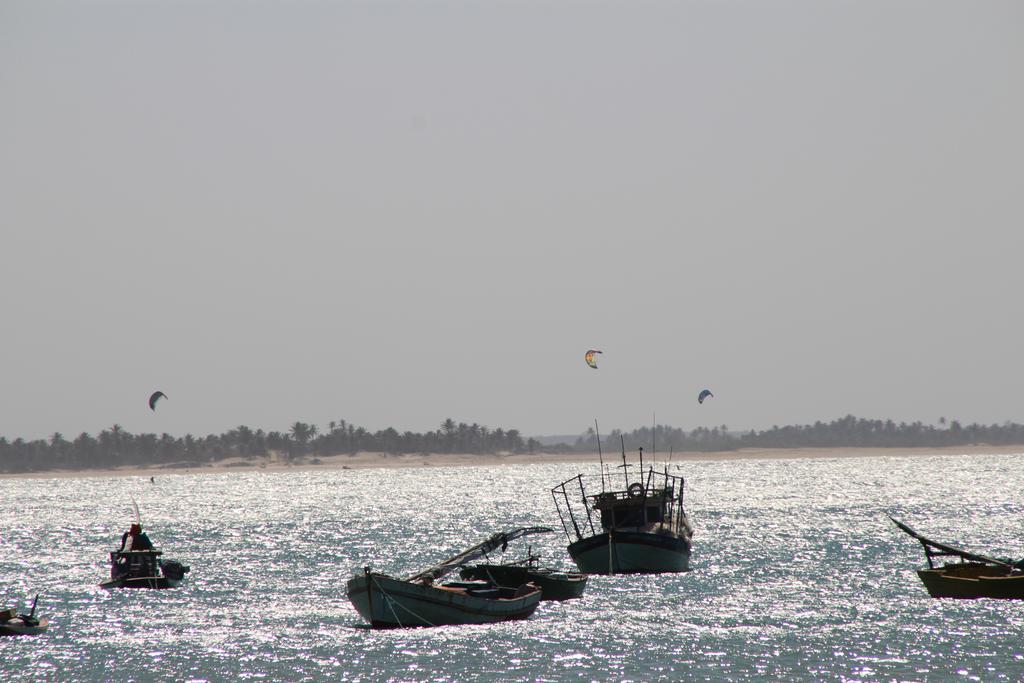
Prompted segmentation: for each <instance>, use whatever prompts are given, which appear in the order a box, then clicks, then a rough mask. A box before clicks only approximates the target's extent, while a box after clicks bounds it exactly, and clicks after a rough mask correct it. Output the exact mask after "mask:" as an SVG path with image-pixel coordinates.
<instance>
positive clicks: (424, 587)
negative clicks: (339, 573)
mask: <svg viewBox="0 0 1024 683" xmlns="http://www.w3.org/2000/svg"><path fill="white" fill-rule="evenodd" d="M542 531H550V529H546V528H544V527H527V528H523V529H515V530H513V531H508V532H503V533H498V534H494V535H493V536H491V537H490V538H488V539H487V540H486V541H484V542H483V543H480V544H478V545H475V546H473V547H472V548H469V549H468V550H465V551H463V552H461V553H459V554H458V555H455V556H454V557H451V558H449V559H447V560H445V561H444V562H441V563H440V564H438V565H435V566H433V567H431V568H429V569H426V570H424V571H422V572H420V573H418V574H415V575H413V576H410V577H408V578H405V579H400V578H395V577H391V576H388V575H386V574H380V573H377V572H371V571H370V568H369V567H367V568H365V569H364V570H363V573H362V574H356V575H355V576H353V577H352V578H351V579H350V580H349V581H348V585H347V590H348V599H349V600H350V601H351V602H352V605H353V607H355V608H356V611H357V612H359V615H360V616H361V617H362V618H363V619H365V620H366V621H367V622H369V624H370V625H371V626H373V627H379V628H396V627H406V626H442V625H453V624H487V623H495V622H500V621H510V620H514V619H526V618H527V617H529V616H530V615H531V614H533V612H534V610H535V609H537V605H538V604H539V603H540V600H541V591H540V589H539V588H538V587H537V586H535V585H533V584H531V583H524V584H522V585H518V586H515V587H513V586H496V585H493V584H491V583H489V582H486V581H476V582H451V583H447V584H438V583H436V582H437V581H439V580H440V579H441V578H443V577H444V576H446V575H448V574H449V573H451V572H452V571H454V570H456V569H458V568H459V567H460V566H461V565H464V564H466V563H467V562H472V561H474V560H476V559H479V558H481V557H485V556H486V555H487V554H488V553H490V552H492V551H494V550H496V549H498V548H505V547H507V546H508V543H509V541H511V540H514V539H516V538H519V537H521V536H526V535H528V534H532V533H540V532H542Z"/></svg>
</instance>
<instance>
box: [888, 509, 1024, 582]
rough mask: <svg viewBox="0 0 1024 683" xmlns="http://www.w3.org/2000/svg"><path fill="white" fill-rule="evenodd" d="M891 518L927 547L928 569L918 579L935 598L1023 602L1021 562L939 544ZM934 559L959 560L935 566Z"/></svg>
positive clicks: (1023, 580)
mask: <svg viewBox="0 0 1024 683" xmlns="http://www.w3.org/2000/svg"><path fill="white" fill-rule="evenodd" d="M889 519H891V520H892V522H893V524H895V525H896V526H897V527H899V528H900V529H901V530H902V531H904V532H906V533H907V534H908V535H909V536H911V537H912V538H915V539H917V540H918V541H919V542H920V543H921V545H922V546H923V547H924V554H925V558H926V559H927V560H928V569H918V570H917V576H918V577H919V578H920V579H921V583H923V584H924V587H925V588H926V589H927V590H928V594H929V595H930V596H932V597H933V598H958V599H961V600H974V599H977V598H994V599H999V600H1024V571H1022V570H1021V566H1020V565H1021V562H1013V561H1011V560H1002V559H995V558H992V557H987V556H985V555H978V554H976V553H971V552H967V551H966V550H961V549H960V548H955V547H953V546H951V545H947V544H945V543H939V542H938V541H933V540H931V539H930V538H926V537H924V536H922V535H921V534H919V533H917V532H916V531H914V530H913V529H911V528H910V527H909V526H907V525H906V524H904V523H903V522H900V521H899V520H897V519H895V518H894V517H891V516H890V517H889ZM935 557H939V558H943V557H956V558H959V560H960V561H959V562H946V563H944V564H942V565H941V566H936V565H935V562H934V561H933V559H932V558H935Z"/></svg>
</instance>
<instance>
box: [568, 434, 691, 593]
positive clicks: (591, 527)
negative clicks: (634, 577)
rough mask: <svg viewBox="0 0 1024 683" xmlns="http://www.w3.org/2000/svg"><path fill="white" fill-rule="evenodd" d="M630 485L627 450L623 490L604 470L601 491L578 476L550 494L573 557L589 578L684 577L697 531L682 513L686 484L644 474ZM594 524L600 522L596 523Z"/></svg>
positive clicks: (594, 478) (652, 472)
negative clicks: (681, 574) (671, 574)
mask: <svg viewBox="0 0 1024 683" xmlns="http://www.w3.org/2000/svg"><path fill="white" fill-rule="evenodd" d="M643 457H644V455H643V448H641V449H640V478H639V479H636V480H632V481H631V480H630V478H629V467H630V465H628V464H627V463H626V454H625V449H623V454H622V471H623V484H622V485H623V488H621V489H612V488H611V487H612V486H613V484H612V481H611V479H612V478H611V477H610V476H605V473H604V471H603V465H602V472H601V475H600V486H601V489H600V492H599V493H591V492H589V491H588V486H590V488H591V490H593V489H594V488H595V487H596V485H597V479H598V477H597V476H595V475H586V476H585V475H582V474H579V475H577V476H575V477H573V478H572V479H569V480H567V481H564V482H562V483H561V484H559V485H558V486H555V487H554V488H553V489H551V495H552V497H553V498H554V500H555V507H556V509H557V510H558V516H559V518H560V519H561V521H562V528H563V529H564V530H565V535H566V538H567V539H568V540H569V548H568V549H569V555H570V556H572V559H573V561H574V562H575V563H576V566H578V567H579V569H580V571H582V572H585V573H587V574H637V573H647V574H650V573H658V572H684V571H687V570H688V569H689V562H690V552H691V547H692V546H691V542H690V539H691V538H692V536H693V529H692V528H691V526H690V522H689V520H688V519H687V517H686V511H685V510H684V509H683V487H684V485H685V481H684V479H683V478H682V477H678V476H675V475H672V474H669V473H668V467H667V466H666V467H665V470H664V471H663V472H656V471H655V470H654V468H653V467H650V468H648V470H647V471H646V472H645V471H644V469H643ZM595 522H596V523H595Z"/></svg>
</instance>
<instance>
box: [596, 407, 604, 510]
mask: <svg viewBox="0 0 1024 683" xmlns="http://www.w3.org/2000/svg"><path fill="white" fill-rule="evenodd" d="M594 433H595V434H597V461H598V462H599V463H601V493H604V455H603V454H602V453H601V430H600V429H599V428H598V426H597V418H594Z"/></svg>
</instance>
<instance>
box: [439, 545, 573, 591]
mask: <svg viewBox="0 0 1024 683" xmlns="http://www.w3.org/2000/svg"><path fill="white" fill-rule="evenodd" d="M548 531H553V530H552V529H548ZM459 576H461V577H462V578H463V579H474V580H477V581H487V582H489V583H491V584H492V585H495V586H520V585H522V584H524V583H532V584H534V585H535V586H537V587H538V588H540V592H541V600H572V599H574V598H581V597H583V590H584V589H585V588H586V587H587V575H586V574H577V573H574V572H562V571H558V570H557V569H551V568H550V567H543V566H541V564H540V557H539V556H537V555H535V554H534V553H533V549H532V548H530V547H527V550H526V557H525V558H523V559H520V560H513V561H511V562H502V563H501V564H494V563H482V564H474V565H470V566H466V567H462V568H461V569H460V570H459Z"/></svg>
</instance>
